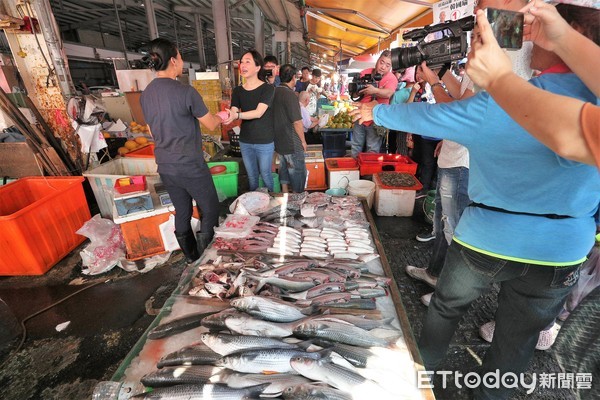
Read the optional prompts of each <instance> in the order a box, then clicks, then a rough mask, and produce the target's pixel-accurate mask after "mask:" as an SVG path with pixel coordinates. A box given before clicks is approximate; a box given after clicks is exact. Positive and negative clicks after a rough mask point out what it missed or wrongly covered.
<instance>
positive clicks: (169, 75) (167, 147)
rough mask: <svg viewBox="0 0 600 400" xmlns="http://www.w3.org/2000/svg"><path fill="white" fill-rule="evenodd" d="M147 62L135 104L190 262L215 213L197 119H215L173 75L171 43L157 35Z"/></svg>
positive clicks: (177, 59)
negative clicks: (195, 214)
mask: <svg viewBox="0 0 600 400" xmlns="http://www.w3.org/2000/svg"><path fill="white" fill-rule="evenodd" d="M148 64H149V65H150V67H151V68H153V69H154V70H155V71H156V78H155V79H154V80H153V81H152V82H150V84H149V85H148V86H147V87H146V89H145V90H144V92H143V93H142V96H141V99H140V103H141V105H142V111H143V112H144V118H145V119H146V122H147V123H148V125H150V131H151V132H152V136H153V137H154V143H155V150H154V153H155V156H156V163H157V164H158V173H159V175H160V178H161V180H162V182H163V184H164V185H165V189H166V190H167V192H168V193H169V196H170V197H171V201H172V202H173V206H174V207H175V212H176V214H175V236H176V237H177V242H178V243H179V246H180V247H181V250H182V251H183V253H184V255H185V257H186V261H187V262H188V263H192V262H194V261H196V260H197V259H198V258H200V253H202V252H203V251H204V248H205V247H206V246H207V245H208V243H210V241H211V240H212V237H213V235H214V230H213V228H214V227H215V226H217V224H218V217H219V200H218V198H217V192H216V190H215V185H214V183H213V180H212V176H211V174H210V171H209V169H208V167H207V165H206V162H204V155H203V151H202V135H201V132H200V125H199V124H198V121H200V123H201V124H202V125H204V126H205V127H206V128H208V129H210V130H213V129H215V128H216V127H217V126H218V125H219V124H220V123H221V118H220V117H218V116H215V115H212V114H210V113H209V112H208V109H207V108H206V105H205V104H204V101H203V100H202V97H201V96H200V94H198V92H197V91H196V90H195V89H194V88H192V87H191V86H189V85H184V84H182V83H181V82H178V81H177V80H176V78H177V77H178V76H179V75H181V73H182V71H183V60H182V58H181V54H180V53H179V51H178V50H177V47H176V46H175V45H174V44H173V43H171V42H169V41H168V40H166V39H160V38H159V39H155V40H153V41H152V42H150V55H149V60H148ZM192 199H194V200H195V201H196V205H197V206H198V208H199V211H200V214H201V216H202V229H201V231H200V233H199V234H198V242H197V241H196V235H195V233H194V232H193V230H192V227H191V223H190V221H191V218H192Z"/></svg>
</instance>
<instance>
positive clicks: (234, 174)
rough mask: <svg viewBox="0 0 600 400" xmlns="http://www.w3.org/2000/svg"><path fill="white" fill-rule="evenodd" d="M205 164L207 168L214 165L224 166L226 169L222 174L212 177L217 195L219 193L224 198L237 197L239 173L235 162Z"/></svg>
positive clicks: (238, 167)
mask: <svg viewBox="0 0 600 400" xmlns="http://www.w3.org/2000/svg"><path fill="white" fill-rule="evenodd" d="M206 164H207V165H208V168H211V167H214V166H215V165H224V166H225V167H226V168H227V170H226V171H225V172H224V173H222V174H218V175H213V176H212V178H213V182H214V184H215V188H216V189H217V193H218V192H220V193H222V194H223V196H225V197H237V195H238V175H239V172H240V165H239V164H238V163H237V161H223V162H209V163H206Z"/></svg>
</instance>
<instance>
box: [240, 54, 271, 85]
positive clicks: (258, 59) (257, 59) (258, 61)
mask: <svg viewBox="0 0 600 400" xmlns="http://www.w3.org/2000/svg"><path fill="white" fill-rule="evenodd" d="M246 54H250V55H251V56H252V59H253V60H254V65H256V66H257V67H260V69H259V70H258V79H260V80H261V81H264V80H265V78H266V75H265V63H264V61H263V56H262V55H261V54H260V53H259V52H258V51H256V49H250V50H248V51H245V52H243V53H242V57H244V56H245V55H246ZM242 57H240V60H241V58H242Z"/></svg>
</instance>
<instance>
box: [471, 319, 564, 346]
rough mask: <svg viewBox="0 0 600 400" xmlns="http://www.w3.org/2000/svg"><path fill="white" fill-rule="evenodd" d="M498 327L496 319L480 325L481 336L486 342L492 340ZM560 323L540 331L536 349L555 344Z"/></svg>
mask: <svg viewBox="0 0 600 400" xmlns="http://www.w3.org/2000/svg"><path fill="white" fill-rule="evenodd" d="M495 329H496V321H490V322H486V323H485V324H483V325H481V326H480V327H479V336H481V338H482V339H483V340H485V341H486V342H490V343H491V342H492V339H493V338H494V330H495ZM559 330H560V325H558V324H557V323H556V322H555V323H554V325H552V328H550V329H547V330H545V331H541V332H540V336H539V337H538V341H537V344H536V345H535V348H536V350H548V349H549V348H550V347H552V345H553V344H554V341H555V340H556V337H557V336H558V331H559Z"/></svg>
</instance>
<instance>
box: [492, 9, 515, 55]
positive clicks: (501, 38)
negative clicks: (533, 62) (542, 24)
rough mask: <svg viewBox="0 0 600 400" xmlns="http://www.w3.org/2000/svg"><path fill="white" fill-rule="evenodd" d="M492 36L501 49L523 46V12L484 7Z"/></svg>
mask: <svg viewBox="0 0 600 400" xmlns="http://www.w3.org/2000/svg"><path fill="white" fill-rule="evenodd" d="M485 14H486V16H487V19H488V21H489V22H490V25H491V26H492V31H493V32H494V36H495V37H496V40H497V41H498V44H499V45H500V47H502V48H503V49H520V48H521V46H523V13H520V12H518V11H509V10H498V9H496V8H486V9H485Z"/></svg>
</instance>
